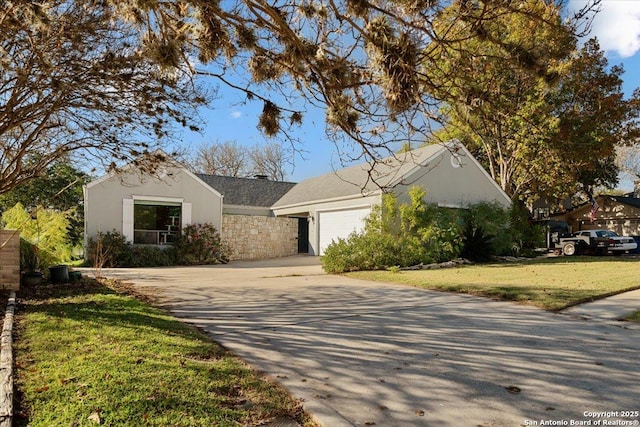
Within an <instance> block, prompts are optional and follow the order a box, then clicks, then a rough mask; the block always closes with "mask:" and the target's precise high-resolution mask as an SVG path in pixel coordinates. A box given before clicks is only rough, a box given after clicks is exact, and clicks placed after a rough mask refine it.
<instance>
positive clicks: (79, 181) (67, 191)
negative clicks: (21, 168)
mask: <svg viewBox="0 0 640 427" xmlns="http://www.w3.org/2000/svg"><path fill="white" fill-rule="evenodd" d="M89 180H90V177H89V176H88V175H87V174H85V173H84V172H82V171H80V170H77V169H75V168H74V167H73V166H71V162H70V160H69V159H68V158H67V157H65V158H61V159H58V160H56V161H55V162H54V163H53V164H52V165H51V166H49V167H48V168H46V170H45V171H44V173H43V175H42V176H39V177H37V178H34V179H32V180H29V181H27V182H25V183H23V184H21V185H19V186H17V187H15V188H14V189H12V190H11V191H8V192H6V193H4V194H0V215H1V214H2V213H3V212H5V211H7V210H9V209H11V208H13V207H14V206H15V205H16V204H18V203H20V204H21V205H22V206H24V208H25V209H27V210H28V211H34V210H35V209H36V208H37V207H38V206H44V207H45V208H47V209H51V210H53V211H56V212H64V214H65V215H66V218H67V220H68V225H69V229H68V232H69V238H70V239H71V241H72V242H73V244H74V245H77V244H80V243H81V242H82V239H83V232H84V205H83V202H84V201H83V197H84V196H83V192H82V186H83V185H84V184H86V183H87V182H89Z"/></svg>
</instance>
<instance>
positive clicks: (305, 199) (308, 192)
mask: <svg viewBox="0 0 640 427" xmlns="http://www.w3.org/2000/svg"><path fill="white" fill-rule="evenodd" d="M413 186H420V187H422V188H423V189H424V190H425V191H426V196H425V198H426V201H427V202H429V203H435V204H438V205H439V206H444V207H452V208H463V207H466V206H469V205H471V204H474V203H479V202H497V203H499V204H500V205H502V206H505V207H507V206H509V205H510V204H511V199H510V198H509V196H507V194H506V193H505V192H504V191H502V189H501V188H500V187H499V186H498V185H497V184H496V182H495V181H494V180H493V179H492V178H491V176H490V175H489V174H488V173H487V172H486V171H485V170H484V169H483V168H482V166H481V165H480V164H479V163H478V162H477V161H476V159H475V158H474V157H473V156H472V155H471V153H470V152H469V151H467V149H466V148H465V147H464V146H463V145H462V144H460V143H457V142H451V143H447V144H438V145H429V146H426V147H423V148H419V149H417V150H413V151H410V152H407V153H403V154H398V155H396V156H392V157H388V158H386V159H382V160H380V162H379V163H378V164H376V166H375V168H374V169H372V168H371V167H370V165H368V164H364V165H357V166H352V167H348V168H346V169H342V170H339V171H336V172H334V173H328V174H326V175H322V176H318V177H315V178H310V179H307V180H305V181H302V182H301V183H299V184H297V185H296V186H295V187H293V188H292V189H291V191H289V192H288V193H287V194H285V195H284V196H283V197H282V198H281V199H280V200H278V201H277V202H276V203H275V204H274V205H273V207H272V209H273V211H274V213H275V214H276V215H277V216H295V217H300V218H308V223H309V230H308V241H309V253H311V254H314V255H322V254H323V253H324V250H325V249H326V247H327V246H328V245H329V244H330V243H331V242H332V241H333V240H335V239H336V238H339V237H341V238H344V237H347V236H348V235H349V234H350V233H352V232H353V231H361V230H362V229H363V228H364V219H365V218H366V217H367V215H369V213H370V212H371V209H372V207H373V206H375V205H378V204H380V202H381V197H382V194H383V193H385V192H389V193H393V194H395V195H396V196H397V197H398V200H399V201H400V202H407V201H408V190H409V189H410V188H411V187H413Z"/></svg>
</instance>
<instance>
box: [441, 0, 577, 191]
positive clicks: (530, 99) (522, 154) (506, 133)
mask: <svg viewBox="0 0 640 427" xmlns="http://www.w3.org/2000/svg"><path fill="white" fill-rule="evenodd" d="M524 4H526V5H527V7H529V8H531V10H532V11H534V13H535V16H540V17H543V19H545V20H548V21H552V22H556V23H557V25H556V26H554V27H549V26H537V25H536V22H535V20H532V19H529V18H527V17H526V16H517V15H509V14H505V15H504V16H502V17H500V18H498V19H496V20H494V21H491V22H488V23H485V24H484V25H483V27H482V31H483V32H487V34H488V36H489V37H492V35H493V34H496V33H503V34H504V35H505V39H506V40H507V41H508V46H501V45H497V44H487V43H484V42H483V41H482V40H481V39H478V38H469V37H465V34H467V32H468V29H467V28H466V26H464V25H463V24H461V23H460V22H457V21H456V20H455V19H452V18H451V17H449V16H448V15H443V16H442V18H441V21H439V22H440V26H443V27H447V28H449V30H448V31H451V32H455V33H457V34H459V42H458V43H455V44H450V45H442V46H439V49H438V55H439V58H440V66H439V67H438V68H434V69H433V70H432V71H431V72H430V74H431V76H432V78H433V79H434V80H436V81H437V82H439V83H440V85H441V86H442V88H443V89H442V93H441V94H440V98H441V99H442V100H443V102H444V105H445V107H444V108H443V113H444V114H445V115H446V118H447V128H446V129H445V130H444V131H442V134H443V136H444V137H447V138H448V137H458V138H459V139H460V140H462V141H463V142H464V143H465V144H466V145H467V146H468V147H469V149H470V150H471V151H472V152H473V153H474V155H476V156H477V157H478V158H479V159H481V160H482V161H483V163H484V164H485V167H486V168H487V170H488V171H489V172H490V174H491V176H492V177H493V178H494V179H495V180H496V182H498V183H499V184H500V186H501V187H502V189H503V190H505V192H507V194H509V195H510V196H512V197H518V196H520V197H524V198H526V197H528V196H529V193H530V192H531V191H540V190H542V191H544V190H545V189H546V185H547V183H549V182H555V181H554V179H553V178H552V177H550V176H549V175H548V174H547V171H546V170H544V171H535V169H536V168H535V167H534V164H535V163H536V162H542V164H543V165H546V164H548V162H553V159H554V157H553V156H552V155H551V154H550V153H549V152H548V143H547V142H546V138H547V137H548V135H549V134H550V133H552V132H553V131H554V129H555V128H556V127H557V125H558V124H557V120H556V118H555V117H553V116H552V115H551V110H552V107H551V106H550V105H549V100H548V93H549V91H550V88H551V87H552V85H553V83H554V80H556V79H557V76H558V74H559V73H560V72H562V67H563V65H564V61H566V58H568V56H569V54H570V52H571V51H572V49H573V47H574V43H575V39H574V38H573V36H572V33H571V31H570V29H569V28H565V27H563V26H562V25H561V24H560V11H559V8H557V7H556V6H555V5H551V4H546V3H544V2H539V1H526V2H524ZM505 48H509V49H516V48H517V49H519V50H520V51H521V54H522V55H525V56H526V57H527V58H528V59H527V60H529V61H532V67H534V68H535V67H539V68H540V69H541V70H545V71H544V72H543V73H538V72H532V70H531V68H530V67H521V66H518V65H517V64H516V65H515V66H514V64H513V63H512V62H507V61H504V53H503V50H504V49H505Z"/></svg>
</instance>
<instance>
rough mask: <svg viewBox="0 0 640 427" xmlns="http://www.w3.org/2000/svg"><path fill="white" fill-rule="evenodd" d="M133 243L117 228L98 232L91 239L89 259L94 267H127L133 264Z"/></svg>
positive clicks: (88, 246)
mask: <svg viewBox="0 0 640 427" xmlns="http://www.w3.org/2000/svg"><path fill="white" fill-rule="evenodd" d="M131 248H132V246H131V244H130V243H129V242H128V241H127V239H126V237H124V236H123V235H122V234H121V233H119V232H117V231H116V230H113V231H108V232H106V233H103V232H98V234H97V235H96V236H95V237H92V238H90V239H89V242H88V245H87V261H88V262H89V264H90V265H91V266H92V267H94V268H103V267H106V268H113V267H127V266H129V265H130V264H131V260H132V251H131Z"/></svg>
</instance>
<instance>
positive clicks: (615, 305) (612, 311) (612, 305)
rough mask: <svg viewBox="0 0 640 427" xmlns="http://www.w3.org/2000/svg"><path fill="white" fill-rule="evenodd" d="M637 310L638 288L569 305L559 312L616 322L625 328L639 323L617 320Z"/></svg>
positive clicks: (639, 297)
mask: <svg viewBox="0 0 640 427" xmlns="http://www.w3.org/2000/svg"><path fill="white" fill-rule="evenodd" d="M638 310H640V289H636V290H635V291H629V292H624V293H621V294H618V295H613V296H610V297H608V298H603V299H600V300H597V301H593V302H588V303H585V304H580V305H576V306H574V307H569V308H567V309H565V310H562V311H561V312H560V313H562V314H567V315H570V316H574V317H579V318H582V319H585V320H601V321H610V322H616V323H618V324H619V325H620V326H623V327H625V328H627V329H640V323H633V322H619V321H620V319H623V318H624V317H626V316H628V315H629V314H631V313H633V312H636V311H638Z"/></svg>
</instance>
